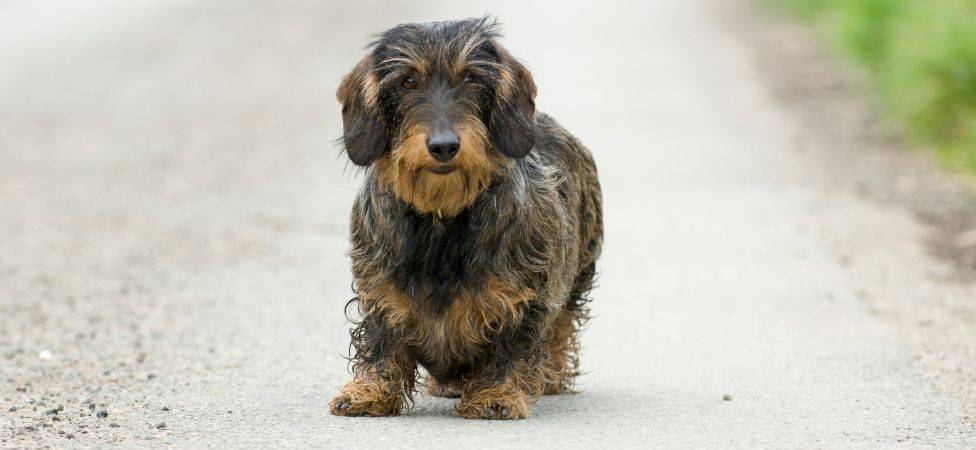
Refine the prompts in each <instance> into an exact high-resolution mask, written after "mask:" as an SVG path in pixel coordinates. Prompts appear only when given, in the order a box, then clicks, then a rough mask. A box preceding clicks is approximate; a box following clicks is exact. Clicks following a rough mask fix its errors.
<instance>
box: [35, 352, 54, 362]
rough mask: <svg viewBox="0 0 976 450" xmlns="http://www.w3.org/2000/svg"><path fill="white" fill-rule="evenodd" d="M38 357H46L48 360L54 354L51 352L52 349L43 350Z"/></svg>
mask: <svg viewBox="0 0 976 450" xmlns="http://www.w3.org/2000/svg"><path fill="white" fill-rule="evenodd" d="M37 357H38V358H41V359H44V360H48V359H51V358H53V357H54V354H53V353H51V351H50V350H41V352H40V353H38V354H37Z"/></svg>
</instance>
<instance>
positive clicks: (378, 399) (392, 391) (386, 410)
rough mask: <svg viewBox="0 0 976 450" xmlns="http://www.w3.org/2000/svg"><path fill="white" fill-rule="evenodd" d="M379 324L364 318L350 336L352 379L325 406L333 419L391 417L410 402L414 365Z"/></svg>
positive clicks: (411, 359) (414, 372) (414, 379)
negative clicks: (341, 417) (352, 350)
mask: <svg viewBox="0 0 976 450" xmlns="http://www.w3.org/2000/svg"><path fill="white" fill-rule="evenodd" d="M397 340H398V339H397V336H396V335H395V334H394V332H393V330H391V329H389V328H388V327H386V326H385V324H383V322H382V320H373V318H371V317H366V318H365V319H364V320H363V322H362V323H360V324H359V326H358V327H357V328H356V329H355V330H354V332H353V344H354V346H355V347H356V355H355V357H354V364H353V379H352V380H351V381H349V382H348V383H346V384H345V385H344V386H343V387H342V389H340V390H339V393H338V394H336V396H335V397H333V398H332V400H331V401H330V402H329V411H330V412H331V413H332V414H335V415H337V416H395V415H398V414H400V412H401V411H402V410H403V403H404V401H405V400H407V399H410V398H412V394H413V389H414V382H415V381H416V376H417V365H416V362H415V361H414V360H413V358H412V357H410V355H409V353H408V352H407V351H406V349H405V348H403V346H402V345H399V344H397V343H396V341H397Z"/></svg>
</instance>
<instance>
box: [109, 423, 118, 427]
mask: <svg viewBox="0 0 976 450" xmlns="http://www.w3.org/2000/svg"><path fill="white" fill-rule="evenodd" d="M108 427H109V428H118V427H119V424H117V423H115V422H112V423H110V424H108Z"/></svg>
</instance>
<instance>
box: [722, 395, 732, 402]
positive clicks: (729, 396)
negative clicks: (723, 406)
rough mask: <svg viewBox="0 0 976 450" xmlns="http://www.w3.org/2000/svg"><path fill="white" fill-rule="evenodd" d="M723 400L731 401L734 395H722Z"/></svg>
mask: <svg viewBox="0 0 976 450" xmlns="http://www.w3.org/2000/svg"><path fill="white" fill-rule="evenodd" d="M722 401H726V402H731V401H732V396H731V395H729V394H725V395H723V396H722Z"/></svg>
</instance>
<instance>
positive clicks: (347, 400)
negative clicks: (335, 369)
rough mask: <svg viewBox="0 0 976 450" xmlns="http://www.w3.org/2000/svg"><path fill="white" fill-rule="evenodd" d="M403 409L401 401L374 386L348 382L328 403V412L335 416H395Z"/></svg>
mask: <svg viewBox="0 0 976 450" xmlns="http://www.w3.org/2000/svg"><path fill="white" fill-rule="evenodd" d="M402 409H403V399H402V398H401V397H400V396H398V395H389V394H386V393H384V392H382V391H379V390H378V389H376V388H375V386H370V385H368V384H360V383H356V382H350V383H349V384H347V385H345V386H343V388H342V390H341V391H339V393H338V394H336V396H335V397H332V400H331V401H329V412H330V413H332V414H334V415H336V416H373V417H379V416H395V415H398V414H400V411H401V410H402Z"/></svg>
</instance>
